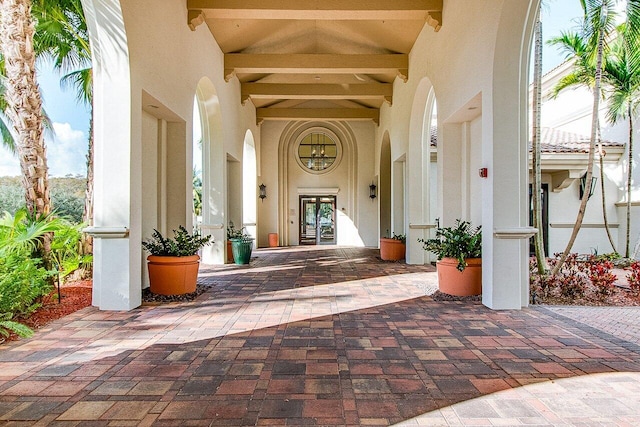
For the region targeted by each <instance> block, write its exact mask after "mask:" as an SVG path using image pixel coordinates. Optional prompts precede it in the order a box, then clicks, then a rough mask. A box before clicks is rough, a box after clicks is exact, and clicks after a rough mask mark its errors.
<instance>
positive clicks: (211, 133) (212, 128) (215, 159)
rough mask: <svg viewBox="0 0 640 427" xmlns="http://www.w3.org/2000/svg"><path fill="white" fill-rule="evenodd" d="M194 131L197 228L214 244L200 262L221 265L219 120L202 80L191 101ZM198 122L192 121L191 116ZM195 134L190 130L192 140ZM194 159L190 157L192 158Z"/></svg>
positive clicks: (212, 89)
mask: <svg viewBox="0 0 640 427" xmlns="http://www.w3.org/2000/svg"><path fill="white" fill-rule="evenodd" d="M194 104H195V105H194V109H195V110H196V111H194V128H195V126H196V123H199V124H200V132H199V134H200V140H201V141H202V142H201V147H202V154H201V156H202V157H201V159H202V160H201V162H202V163H201V164H202V169H201V170H202V172H201V174H202V200H201V203H202V208H201V217H202V220H201V223H200V228H201V230H202V233H203V234H205V235H207V234H210V235H212V236H213V239H214V242H215V243H214V244H213V245H210V246H206V247H205V248H204V249H203V251H202V261H203V262H204V263H206V264H222V263H224V260H225V253H226V251H225V250H223V248H224V246H223V244H224V242H225V237H226V233H225V222H226V221H225V200H224V194H225V192H226V189H225V188H224V182H225V180H224V166H225V164H224V161H225V157H224V155H223V138H222V117H221V112H220V103H219V100H218V95H217V92H216V89H215V87H214V86H213V83H212V82H211V80H209V79H208V78H202V79H201V80H200V82H199V83H198V87H197V89H196V96H195V102H194ZM196 116H197V117H198V119H195V117H196ZM195 135H196V131H195V130H194V140H195ZM195 157H196V156H194V158H195Z"/></svg>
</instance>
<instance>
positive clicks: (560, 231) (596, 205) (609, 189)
mask: <svg viewBox="0 0 640 427" xmlns="http://www.w3.org/2000/svg"><path fill="white" fill-rule="evenodd" d="M599 175H600V172H599V169H598V168H597V167H596V168H594V176H596V177H598V182H597V185H596V188H595V190H594V192H593V196H591V198H590V199H589V203H588V204H587V210H586V212H585V217H584V221H583V227H582V229H581V230H580V233H579V234H578V238H577V239H576V241H575V243H574V245H573V249H572V252H578V253H587V254H588V253H593V252H594V251H595V252H597V253H600V254H602V253H608V252H611V251H612V248H611V245H610V244H609V239H608V238H607V235H606V232H605V230H604V226H603V224H604V223H603V217H602V191H601V189H600V178H599ZM550 180H551V177H550V176H549V175H546V174H543V177H542V181H543V182H548V183H549V187H550V188H551V184H550ZM605 184H606V189H605V192H606V196H607V197H608V198H611V195H612V194H616V191H617V188H616V186H615V184H614V183H613V182H611V181H609V180H607V181H606V183H605ZM579 197H580V181H579V180H576V181H574V182H573V184H572V185H571V186H569V187H568V188H565V189H564V190H562V191H560V192H553V191H550V192H549V254H548V255H550V256H552V255H553V254H554V253H557V252H562V251H564V248H565V247H566V245H567V242H568V241H569V236H570V235H571V231H572V228H573V224H574V223H575V220H576V215H577V214H578V208H579V202H580V199H579ZM607 218H608V221H609V224H610V226H611V234H612V237H613V239H614V242H616V244H618V243H617V242H618V241H619V240H618V239H619V236H618V234H619V230H620V228H619V226H620V225H621V224H620V219H619V218H618V213H617V211H616V207H615V204H614V203H613V202H611V200H609V202H608V203H607ZM618 250H619V249H618Z"/></svg>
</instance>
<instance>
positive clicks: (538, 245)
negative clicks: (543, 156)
mask: <svg viewBox="0 0 640 427" xmlns="http://www.w3.org/2000/svg"><path fill="white" fill-rule="evenodd" d="M541 14H542V10H541V9H538V19H537V20H536V25H535V32H534V40H535V48H534V65H533V132H532V138H531V142H532V143H531V151H532V169H533V179H532V182H531V196H532V199H533V224H532V225H533V226H534V227H535V228H537V229H538V233H537V234H536V235H535V236H534V237H533V243H534V247H535V254H536V261H537V263H536V264H537V266H538V274H539V275H540V276H542V275H544V274H545V273H546V271H547V269H548V267H547V260H546V257H545V253H544V240H543V239H544V236H543V233H542V200H541V192H542V171H541V165H540V163H541V161H540V151H541V150H540V121H541V117H540V110H541V104H542V19H541V16H540V15H541Z"/></svg>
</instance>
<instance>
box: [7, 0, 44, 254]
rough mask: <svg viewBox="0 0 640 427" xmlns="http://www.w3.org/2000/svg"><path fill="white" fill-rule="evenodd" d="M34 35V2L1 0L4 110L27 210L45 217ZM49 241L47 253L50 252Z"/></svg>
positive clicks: (40, 109)
mask: <svg viewBox="0 0 640 427" xmlns="http://www.w3.org/2000/svg"><path fill="white" fill-rule="evenodd" d="M33 34H34V25H33V21H32V19H31V1H30V0H0V53H2V56H3V58H4V62H5V64H4V65H5V72H6V74H5V75H6V84H5V85H4V87H5V92H4V99H5V101H6V103H7V108H6V109H5V110H4V112H5V114H6V116H7V118H8V119H9V121H10V122H11V123H12V126H13V129H14V131H15V134H14V138H15V145H16V148H17V152H18V156H19V160H20V169H21V171H22V183H23V187H24V190H25V201H26V206H27V209H28V211H29V212H30V213H32V214H35V215H39V216H46V215H47V214H49V212H50V210H51V201H50V198H49V183H48V172H47V157H46V149H45V143H44V117H43V113H42V98H41V96H40V91H39V89H38V84H37V81H36V66H35V51H34V49H33ZM46 241H47V239H45V248H44V252H45V253H47V252H48V249H47V247H46V246H47V243H46Z"/></svg>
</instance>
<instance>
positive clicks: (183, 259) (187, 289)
mask: <svg viewBox="0 0 640 427" xmlns="http://www.w3.org/2000/svg"><path fill="white" fill-rule="evenodd" d="M173 235H174V237H173V238H170V237H164V236H163V235H162V233H160V232H159V231H158V230H153V234H152V236H151V239H148V240H146V241H143V242H142V248H143V249H144V250H146V251H147V252H149V253H150V255H149V256H148V257H147V266H148V269H149V285H150V287H151V292H153V293H154V294H161V295H181V294H188V293H191V292H195V290H196V282H197V279H198V268H199V266H200V256H199V255H198V251H199V250H200V249H201V248H202V247H204V246H206V245H209V244H211V243H212V241H211V236H202V235H200V233H198V232H194V233H189V232H188V231H187V230H186V228H184V227H183V226H180V227H178V230H173Z"/></svg>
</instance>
